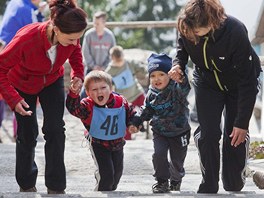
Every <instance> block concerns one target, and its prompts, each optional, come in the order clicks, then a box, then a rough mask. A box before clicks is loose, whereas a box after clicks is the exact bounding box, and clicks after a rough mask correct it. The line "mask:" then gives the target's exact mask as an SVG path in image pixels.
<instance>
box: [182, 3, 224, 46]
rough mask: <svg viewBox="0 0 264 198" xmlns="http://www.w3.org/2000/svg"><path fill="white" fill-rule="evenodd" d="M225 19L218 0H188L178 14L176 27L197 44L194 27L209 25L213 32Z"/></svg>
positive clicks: (197, 38)
mask: <svg viewBox="0 0 264 198" xmlns="http://www.w3.org/2000/svg"><path fill="white" fill-rule="evenodd" d="M225 19H226V13H225V10H224V7H223V6H222V4H221V3H220V1H219V0H190V1H188V3H187V4H186V5H185V6H184V7H183V8H182V10H181V11H180V14H179V15H178V19H177V28H178V30H179V32H180V33H181V34H182V35H183V36H185V37H186V38H187V39H188V40H190V41H192V42H194V43H195V44H197V43H198V42H199V37H198V36H196V35H195V34H194V30H195V29H196V28H205V27H210V28H211V34H213V32H214V31H215V30H216V29H218V28H219V27H220V26H221V24H223V22H224V21H225Z"/></svg>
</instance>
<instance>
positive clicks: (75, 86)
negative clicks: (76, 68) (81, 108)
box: [70, 77, 82, 94]
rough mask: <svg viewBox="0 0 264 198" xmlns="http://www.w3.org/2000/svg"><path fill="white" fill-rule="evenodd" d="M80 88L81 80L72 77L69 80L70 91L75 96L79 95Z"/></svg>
mask: <svg viewBox="0 0 264 198" xmlns="http://www.w3.org/2000/svg"><path fill="white" fill-rule="evenodd" d="M81 88H82V80H81V79H80V78H78V77H74V78H73V79H72V80H71V85H70V90H71V91H72V92H73V93H75V94H79V93H80V91H81Z"/></svg>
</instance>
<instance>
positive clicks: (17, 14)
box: [0, 0, 44, 139]
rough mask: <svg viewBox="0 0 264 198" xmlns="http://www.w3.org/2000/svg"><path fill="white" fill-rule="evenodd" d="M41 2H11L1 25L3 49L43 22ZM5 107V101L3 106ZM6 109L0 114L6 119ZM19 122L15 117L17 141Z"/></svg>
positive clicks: (37, 0)
mask: <svg viewBox="0 0 264 198" xmlns="http://www.w3.org/2000/svg"><path fill="white" fill-rule="evenodd" d="M40 3H41V0H11V1H10V2H8V5H7V7H6V10H5V13H4V16H3V20H2V22H1V25H0V40H2V41H4V45H3V46H2V48H4V47H5V45H7V44H8V43H9V42H10V41H11V39H12V38H13V37H14V36H15V34H16V32H17V31H18V30H19V29H20V28H22V27H24V26H25V25H27V24H30V23H34V22H41V21H42V20H43V19H44V16H43V15H42V13H41V12H39V11H38V9H41V8H40V7H39V5H40ZM1 105H5V103H4V101H3V104H1ZM4 110H5V108H0V114H1V115H3V116H2V118H3V119H4ZM16 135H17V122H16V118H15V116H13V138H14V139H16Z"/></svg>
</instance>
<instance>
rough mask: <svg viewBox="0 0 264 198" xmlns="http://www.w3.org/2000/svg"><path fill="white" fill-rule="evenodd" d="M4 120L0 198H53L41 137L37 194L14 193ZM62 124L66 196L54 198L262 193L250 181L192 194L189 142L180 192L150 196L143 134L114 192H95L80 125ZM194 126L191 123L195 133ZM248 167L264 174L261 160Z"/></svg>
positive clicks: (195, 165)
mask: <svg viewBox="0 0 264 198" xmlns="http://www.w3.org/2000/svg"><path fill="white" fill-rule="evenodd" d="M38 115H39V124H40V126H41V122H42V115H41V111H40V110H39V113H38ZM6 117H7V118H8V119H6V120H5V121H4V123H3V128H2V129H1V136H2V139H3V144H0V159H1V162H0V198H3V197H5V198H11V197H12V198H20V197H29V198H31V197H32V198H38V197H55V196H49V195H47V194H46V187H45V185H44V177H43V173H44V153H43V146H44V141H43V138H42V135H40V136H39V141H38V145H37V149H36V161H37V164H38V167H39V177H38V181H37V186H36V187H37V189H38V193H18V190H19V188H18V186H17V184H16V181H15V177H14V167H15V144H14V143H13V142H12V122H11V114H10V112H9V113H7V115H6ZM65 121H66V128H67V131H66V135H67V139H66V150H65V163H66V168H67V189H66V193H67V194H66V195H58V196H57V197H74V198H75V197H156V198H158V197H172V196H174V197H175V196H176V197H219V196H220V197H263V196H264V190H259V189H258V188H257V187H256V186H255V185H254V183H253V182H252V178H251V177H250V174H249V177H248V179H247V183H246V186H245V188H244V189H243V192H240V193H232V192H231V193H230V192H225V191H224V190H223V188H222V185H221V182H220V190H219V193H218V194H216V195H204V194H196V190H197V188H198V185H199V183H200V181H201V174H200V169H199V160H198V155H197V151H196V148H195V146H194V143H193V142H191V144H190V146H189V150H188V154H187V158H186V163H185V168H186V176H185V177H184V179H183V183H182V188H181V192H172V193H167V194H153V193H152V191H151V186H152V185H153V183H154V182H155V181H154V179H153V177H152V174H153V168H152V162H151V156H152V152H153V148H152V147H153V146H152V140H151V139H146V138H145V137H146V134H145V133H138V134H136V135H135V136H134V138H135V139H134V140H132V141H127V144H126V146H125V168H124V174H123V176H122V179H121V181H120V184H119V186H118V189H117V191H115V192H105V193H101V192H95V191H93V189H94V186H95V179H94V176H93V173H94V170H95V166H94V162H93V160H92V158H91V156H90V152H89V149H88V147H87V146H86V141H84V139H83V131H84V128H83V126H82V124H81V122H80V121H79V120H78V119H76V118H75V117H73V116H71V115H69V114H68V113H67V111H65ZM195 128H196V124H195V123H192V129H193V130H195ZM249 167H250V168H251V169H254V170H264V161H263V160H251V161H249Z"/></svg>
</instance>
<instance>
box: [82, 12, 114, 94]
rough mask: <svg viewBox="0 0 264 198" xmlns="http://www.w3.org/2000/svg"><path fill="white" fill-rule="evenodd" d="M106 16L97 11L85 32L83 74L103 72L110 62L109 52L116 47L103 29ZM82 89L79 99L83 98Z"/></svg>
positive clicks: (112, 38)
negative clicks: (91, 23) (94, 71)
mask: <svg viewBox="0 0 264 198" xmlns="http://www.w3.org/2000/svg"><path fill="white" fill-rule="evenodd" d="M106 20H107V14H106V13H105V12H103V11H97V12H96V13H95V14H94V16H93V27H92V28H91V29H89V30H87V31H86V32H85V34H84V37H83V42H82V54H83V59H84V65H85V67H86V69H85V74H88V73H89V72H90V71H92V70H105V68H106V67H107V66H108V64H109V62H110V56H109V50H110V49H111V47H113V46H114V45H116V39H115V36H114V34H113V32H112V31H111V30H109V29H108V28H106V27H105V23H106ZM85 96H86V94H85V90H84V88H83V90H82V93H81V97H82V98H83V97H85Z"/></svg>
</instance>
